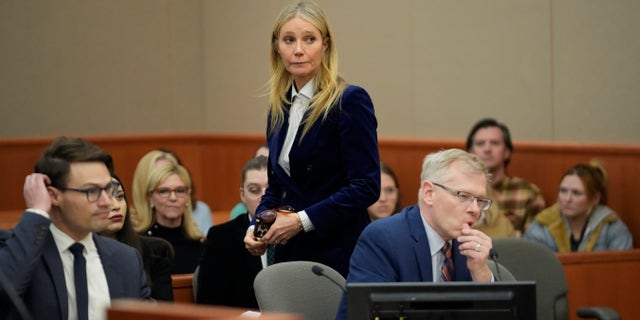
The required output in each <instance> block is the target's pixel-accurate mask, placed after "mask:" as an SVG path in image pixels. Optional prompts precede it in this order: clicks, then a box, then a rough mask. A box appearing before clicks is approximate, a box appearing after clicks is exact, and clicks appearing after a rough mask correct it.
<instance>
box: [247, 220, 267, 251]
mask: <svg viewBox="0 0 640 320" xmlns="http://www.w3.org/2000/svg"><path fill="white" fill-rule="evenodd" d="M253 229H254V227H249V228H248V229H247V233H246V234H245V236H244V247H245V248H247V251H249V253H251V254H252V255H254V256H261V255H263V254H264V253H265V252H266V251H267V243H265V242H264V241H261V240H260V239H258V238H256V236H254V235H253Z"/></svg>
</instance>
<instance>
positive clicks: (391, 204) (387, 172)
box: [367, 162, 402, 221]
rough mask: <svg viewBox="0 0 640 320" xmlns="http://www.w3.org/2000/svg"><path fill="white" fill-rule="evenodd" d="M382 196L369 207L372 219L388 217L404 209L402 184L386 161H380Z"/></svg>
mask: <svg viewBox="0 0 640 320" xmlns="http://www.w3.org/2000/svg"><path fill="white" fill-rule="evenodd" d="M380 174H381V175H380V198H378V201H376V202H375V203H374V204H372V205H371V206H369V208H367V212H368V213H369V219H371V221H374V220H377V219H380V218H386V217H388V216H391V215H392V214H395V213H396V212H400V210H402V201H401V199H400V185H399V184H398V178H397V177H396V174H395V173H394V172H393V170H391V168H389V166H387V165H386V164H384V163H382V162H381V163H380Z"/></svg>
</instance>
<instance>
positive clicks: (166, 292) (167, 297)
mask: <svg viewBox="0 0 640 320" xmlns="http://www.w3.org/2000/svg"><path fill="white" fill-rule="evenodd" d="M113 181H115V182H117V183H119V186H118V191H117V193H116V195H115V197H114V198H113V208H112V209H111V212H110V213H109V225H108V226H107V228H106V229H105V230H103V231H100V232H99V234H100V235H101V236H105V237H108V238H112V239H115V240H118V241H120V242H122V243H124V244H126V245H129V246H131V247H133V248H135V249H136V250H138V252H139V253H140V255H141V256H142V262H143V264H144V271H145V273H146V275H147V281H148V283H149V287H150V288H151V297H152V298H154V299H156V300H164V301H173V286H172V282H171V270H172V269H173V265H174V263H175V261H174V252H173V247H172V246H171V244H170V243H169V242H167V241H165V240H164V239H161V238H156V237H145V236H140V235H138V234H137V233H136V232H135V230H134V229H133V226H132V225H131V217H130V215H129V205H128V203H127V195H126V193H125V190H124V185H122V181H120V178H118V177H117V176H116V175H113Z"/></svg>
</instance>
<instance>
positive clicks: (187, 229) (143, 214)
mask: <svg viewBox="0 0 640 320" xmlns="http://www.w3.org/2000/svg"><path fill="white" fill-rule="evenodd" d="M174 174H176V175H178V176H179V177H180V179H182V182H184V185H185V187H187V189H189V192H191V177H189V172H188V171H187V169H186V168H185V167H183V166H181V165H179V164H163V165H160V166H157V167H154V168H153V169H152V170H151V173H150V174H149V179H148V184H147V186H146V187H145V189H144V190H145V193H146V194H147V195H150V194H151V193H152V192H153V191H154V190H155V189H156V188H157V187H158V186H159V185H160V184H161V183H162V182H164V181H165V180H166V179H167V178H168V177H169V176H171V175H174ZM189 199H190V198H189ZM189 201H190V200H187V205H185V209H184V214H183V215H182V231H183V233H184V235H185V236H187V238H190V239H193V240H200V239H202V233H200V231H199V230H198V227H197V226H196V223H195V221H194V220H193V211H192V209H191V204H189ZM137 209H138V210H137V211H138V219H139V223H140V224H139V225H137V226H136V231H138V232H143V231H146V230H148V229H149V228H150V227H151V225H152V224H153V223H154V222H155V221H156V210H155V208H152V207H151V205H150V204H149V201H148V200H147V201H145V202H144V204H141V206H140V207H138V208H137Z"/></svg>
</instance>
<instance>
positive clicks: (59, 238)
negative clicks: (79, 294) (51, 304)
mask: <svg viewBox="0 0 640 320" xmlns="http://www.w3.org/2000/svg"><path fill="white" fill-rule="evenodd" d="M49 229H50V230H51V235H52V236H53V240H54V241H55V243H56V247H57V248H58V252H59V253H60V259H61V260H62V268H63V270H64V281H65V283H66V285H67V298H68V304H69V319H70V320H72V319H78V308H77V306H76V285H75V281H74V276H73V253H71V251H69V247H70V246H71V245H72V244H74V243H75V242H76V241H75V240H73V239H71V237H69V236H68V235H67V234H65V233H64V232H62V231H61V230H60V229H58V228H57V227H56V226H55V225H54V224H51V225H50V227H49ZM79 242H80V243H82V245H84V250H83V254H84V257H85V259H86V260H87V289H88V291H87V292H88V293H89V319H90V320H103V319H106V310H107V308H108V307H109V306H110V305H111V297H110V295H109V285H108V284H107V277H106V275H105V274H104V268H103V267H102V262H101V261H100V255H99V254H98V249H97V248H96V244H95V243H94V242H93V236H92V234H91V233H90V234H89V235H88V236H87V237H86V238H84V239H82V240H81V241H79Z"/></svg>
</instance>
